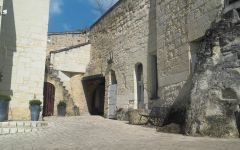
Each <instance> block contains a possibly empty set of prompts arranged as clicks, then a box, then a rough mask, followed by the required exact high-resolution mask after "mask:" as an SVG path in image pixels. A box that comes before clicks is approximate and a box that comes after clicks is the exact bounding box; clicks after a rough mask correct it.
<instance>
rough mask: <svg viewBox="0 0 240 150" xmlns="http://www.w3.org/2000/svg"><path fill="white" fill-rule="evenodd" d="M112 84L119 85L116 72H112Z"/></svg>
mask: <svg viewBox="0 0 240 150" xmlns="http://www.w3.org/2000/svg"><path fill="white" fill-rule="evenodd" d="M111 84H112V85H114V84H117V78H116V74H115V71H113V70H111Z"/></svg>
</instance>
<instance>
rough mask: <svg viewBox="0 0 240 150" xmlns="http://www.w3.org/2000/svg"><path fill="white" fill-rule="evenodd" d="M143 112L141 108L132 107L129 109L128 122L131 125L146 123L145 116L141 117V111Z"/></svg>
mask: <svg viewBox="0 0 240 150" xmlns="http://www.w3.org/2000/svg"><path fill="white" fill-rule="evenodd" d="M143 112H145V110H143V109H134V110H130V111H129V123H130V124H133V125H141V124H146V123H147V118H146V117H143V116H142V117H141V115H140V114H141V113H143Z"/></svg>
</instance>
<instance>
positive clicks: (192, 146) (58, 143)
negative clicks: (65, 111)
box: [0, 116, 240, 150]
mask: <svg viewBox="0 0 240 150" xmlns="http://www.w3.org/2000/svg"><path fill="white" fill-rule="evenodd" d="M46 120H47V121H48V122H49V123H50V125H49V127H48V128H46V129H44V130H42V131H38V132H33V133H24V134H20V133H19V134H14V135H4V136H0V150H240V140H239V139H214V138H206V137H204V138H200V137H187V136H183V135H175V134H166V133H159V132H156V131H155V129H153V128H146V127H141V126H133V125H129V124H127V123H126V122H121V121H115V120H108V119H104V118H101V117H97V116H82V117H65V118H57V117H51V118H47V119H46Z"/></svg>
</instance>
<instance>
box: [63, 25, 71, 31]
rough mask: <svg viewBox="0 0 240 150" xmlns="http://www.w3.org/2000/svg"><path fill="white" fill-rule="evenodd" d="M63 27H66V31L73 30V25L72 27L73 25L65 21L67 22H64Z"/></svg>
mask: <svg viewBox="0 0 240 150" xmlns="http://www.w3.org/2000/svg"><path fill="white" fill-rule="evenodd" d="M63 29H64V31H71V29H72V27H71V25H69V24H67V23H65V24H63Z"/></svg>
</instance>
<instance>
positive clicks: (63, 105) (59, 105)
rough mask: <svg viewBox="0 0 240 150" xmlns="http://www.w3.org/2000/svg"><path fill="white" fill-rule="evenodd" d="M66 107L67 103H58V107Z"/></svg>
mask: <svg viewBox="0 0 240 150" xmlns="http://www.w3.org/2000/svg"><path fill="white" fill-rule="evenodd" d="M66 106H67V104H66V102H65V101H60V102H59V103H58V107H66Z"/></svg>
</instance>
